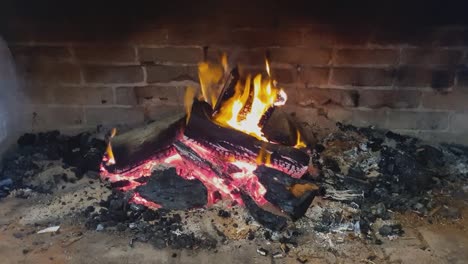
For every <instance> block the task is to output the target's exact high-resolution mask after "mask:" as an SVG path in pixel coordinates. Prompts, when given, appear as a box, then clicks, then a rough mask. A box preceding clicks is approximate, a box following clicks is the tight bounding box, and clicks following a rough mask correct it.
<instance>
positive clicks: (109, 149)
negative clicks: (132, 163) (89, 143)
mask: <svg viewBox="0 0 468 264" xmlns="http://www.w3.org/2000/svg"><path fill="white" fill-rule="evenodd" d="M116 134H117V129H116V128H115V127H114V128H112V130H111V133H110V136H109V143H107V148H106V153H107V158H108V160H107V165H113V164H115V158H114V152H113V151H112V145H111V138H113V137H115V135H116Z"/></svg>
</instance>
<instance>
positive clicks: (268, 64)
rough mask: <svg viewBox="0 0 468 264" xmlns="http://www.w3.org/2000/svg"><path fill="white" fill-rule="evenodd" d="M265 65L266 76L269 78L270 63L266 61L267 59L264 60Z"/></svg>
mask: <svg viewBox="0 0 468 264" xmlns="http://www.w3.org/2000/svg"><path fill="white" fill-rule="evenodd" d="M265 64H266V71H267V73H268V76H270V77H271V72H270V62H269V61H268V59H265Z"/></svg>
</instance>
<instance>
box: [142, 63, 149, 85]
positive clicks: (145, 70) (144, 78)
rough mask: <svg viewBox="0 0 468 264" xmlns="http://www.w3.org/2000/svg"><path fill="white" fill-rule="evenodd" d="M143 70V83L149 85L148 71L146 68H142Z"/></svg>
mask: <svg viewBox="0 0 468 264" xmlns="http://www.w3.org/2000/svg"><path fill="white" fill-rule="evenodd" d="M141 70H142V71H143V83H145V84H148V69H146V66H141Z"/></svg>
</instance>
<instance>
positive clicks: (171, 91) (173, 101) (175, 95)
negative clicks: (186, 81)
mask: <svg viewBox="0 0 468 264" xmlns="http://www.w3.org/2000/svg"><path fill="white" fill-rule="evenodd" d="M184 90H185V87H173V86H144V87H135V88H134V91H135V96H136V98H137V102H138V104H144V105H179V104H182V103H183V97H184Z"/></svg>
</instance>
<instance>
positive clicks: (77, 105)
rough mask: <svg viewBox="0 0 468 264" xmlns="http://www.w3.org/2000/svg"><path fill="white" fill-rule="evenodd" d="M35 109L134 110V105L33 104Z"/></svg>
mask: <svg viewBox="0 0 468 264" xmlns="http://www.w3.org/2000/svg"><path fill="white" fill-rule="evenodd" d="M30 106H33V107H46V108H49V109H54V108H73V109H81V108H83V109H89V108H102V109H107V108H132V107H134V106H133V105H118V104H107V105H79V104H31V105H30Z"/></svg>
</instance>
